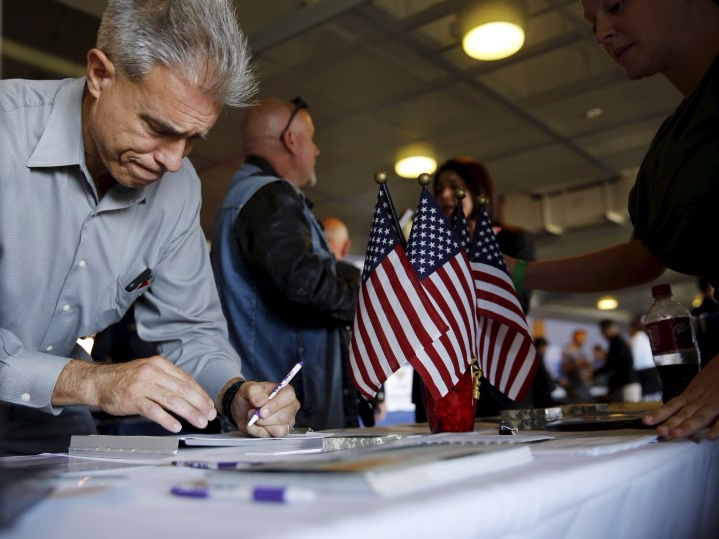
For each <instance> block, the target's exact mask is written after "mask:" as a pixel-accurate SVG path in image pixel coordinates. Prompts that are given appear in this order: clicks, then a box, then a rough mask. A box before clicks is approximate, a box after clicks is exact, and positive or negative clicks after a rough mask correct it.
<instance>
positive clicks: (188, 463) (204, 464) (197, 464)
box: [172, 460, 249, 470]
mask: <svg viewBox="0 0 719 539" xmlns="http://www.w3.org/2000/svg"><path fill="white" fill-rule="evenodd" d="M172 465H173V466H185V467H186V468H199V469H200V470H237V469H239V468H247V467H248V466H249V464H247V463H246V462H233V461H227V462H210V461H202V460H184V461H183V460H173V461H172Z"/></svg>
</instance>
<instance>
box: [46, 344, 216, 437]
mask: <svg viewBox="0 0 719 539" xmlns="http://www.w3.org/2000/svg"><path fill="white" fill-rule="evenodd" d="M52 404H53V405H54V406H69V405H74V404H82V405H86V406H95V407H98V408H100V409H102V410H104V411H105V412H107V413H109V414H112V415H118V416H122V415H132V414H139V415H141V416H144V417H146V418H148V419H150V420H152V421H154V422H156V423H159V424H160V425H162V426H163V427H164V428H166V429H167V430H169V431H171V432H179V431H180V429H181V428H182V425H181V424H180V422H179V421H177V419H175V418H174V417H173V416H172V415H170V414H169V413H168V411H169V412H172V413H173V414H175V415H177V416H179V417H182V418H184V419H186V420H187V421H189V422H190V423H191V424H192V425H194V426H196V427H198V428H205V427H206V426H207V423H208V422H209V421H211V420H213V419H214V418H215V417H216V416H217V412H216V410H215V407H214V404H213V402H212V399H211V398H210V396H209V395H208V394H207V393H206V392H205V391H204V390H203V389H202V388H201V387H200V385H199V384H198V383H197V381H196V380H195V379H194V378H192V376H190V375H189V374H188V373H186V372H185V371H183V370H182V369H180V368H179V367H177V366H175V365H173V364H172V363H170V362H169V361H168V360H167V359H165V358H163V357H161V356H153V357H148V358H143V359H136V360H134V361H130V362H127V363H119V364H112V365H98V364H96V363H89V362H86V361H79V360H73V361H70V362H69V363H68V364H67V365H65V368H64V369H63V370H62V372H61V373H60V376H59V377H58V379H57V383H56V384H55V389H54V391H53V394H52Z"/></svg>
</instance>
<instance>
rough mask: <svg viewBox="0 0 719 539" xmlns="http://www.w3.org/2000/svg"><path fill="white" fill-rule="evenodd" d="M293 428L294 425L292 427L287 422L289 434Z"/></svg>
mask: <svg viewBox="0 0 719 539" xmlns="http://www.w3.org/2000/svg"><path fill="white" fill-rule="evenodd" d="M291 430H292V427H290V424H289V423H287V434H289V433H290V431H291Z"/></svg>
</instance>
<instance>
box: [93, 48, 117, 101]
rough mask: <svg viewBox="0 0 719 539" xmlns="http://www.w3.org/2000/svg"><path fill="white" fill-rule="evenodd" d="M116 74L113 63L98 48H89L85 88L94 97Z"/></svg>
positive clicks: (98, 95)
mask: <svg viewBox="0 0 719 539" xmlns="http://www.w3.org/2000/svg"><path fill="white" fill-rule="evenodd" d="M115 75H116V70H115V64H113V63H112V62H111V61H110V59H109V58H108V57H107V56H105V53H104V52H102V51H101V50H100V49H90V50H89V51H88V53H87V89H88V91H89V92H90V93H91V94H92V95H93V97H95V98H96V99H97V98H98V97H100V94H101V93H102V92H103V90H104V89H105V88H106V87H107V86H108V85H109V84H110V83H111V82H112V81H113V79H114V78H115Z"/></svg>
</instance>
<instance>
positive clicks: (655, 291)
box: [652, 284, 672, 298]
mask: <svg viewBox="0 0 719 539" xmlns="http://www.w3.org/2000/svg"><path fill="white" fill-rule="evenodd" d="M671 293H672V287H671V286H669V285H668V284H658V285H656V286H652V297H653V298H656V297H657V296H667V295H671Z"/></svg>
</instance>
